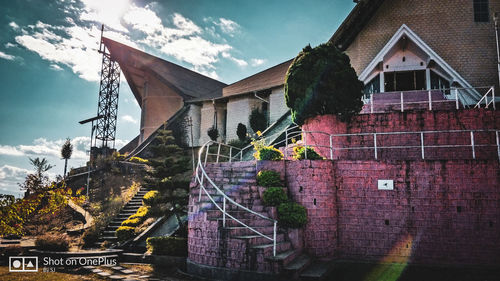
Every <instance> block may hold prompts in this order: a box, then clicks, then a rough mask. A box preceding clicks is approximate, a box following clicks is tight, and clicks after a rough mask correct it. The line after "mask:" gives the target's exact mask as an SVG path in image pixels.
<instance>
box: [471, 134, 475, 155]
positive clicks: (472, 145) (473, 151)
mask: <svg viewBox="0 0 500 281" xmlns="http://www.w3.org/2000/svg"><path fill="white" fill-rule="evenodd" d="M470 146H471V147H472V159H476V151H475V149H474V131H470Z"/></svg>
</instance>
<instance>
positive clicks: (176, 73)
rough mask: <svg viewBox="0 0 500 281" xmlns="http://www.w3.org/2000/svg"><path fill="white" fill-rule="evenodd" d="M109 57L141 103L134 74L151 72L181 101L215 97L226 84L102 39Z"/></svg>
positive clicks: (218, 95) (139, 85) (138, 82)
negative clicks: (115, 62)
mask: <svg viewBox="0 0 500 281" xmlns="http://www.w3.org/2000/svg"><path fill="white" fill-rule="evenodd" d="M102 41H103V43H104V45H105V46H106V47H107V48H108V50H109V52H110V54H111V57H112V58H113V59H114V60H116V61H117V62H118V64H119V65H120V68H121V69H122V71H123V74H124V75H125V78H126V79H127V82H128V84H129V85H130V88H131V89H132V92H133V93H134V95H135V98H136V99H137V102H138V103H139V105H141V102H142V98H141V93H140V90H139V89H141V88H142V87H143V85H141V84H140V79H134V77H140V76H144V75H146V74H150V75H152V76H153V77H155V78H157V79H158V80H160V81H161V82H163V83H164V84H166V85H168V86H169V87H170V88H172V89H173V90H174V91H175V92H177V93H178V94H179V95H180V96H182V98H183V99H184V101H189V100H191V99H199V98H206V99H210V98H215V97H220V96H221V95H222V88H223V87H224V86H226V85H227V84H225V83H222V82H220V81H217V80H215V79H212V78H210V77H207V76H205V75H202V74H200V73H197V72H194V71H191V70H189V69H187V68H184V67H182V66H179V65H177V64H174V63H171V62H169V61H166V60H163V59H161V58H158V57H155V56H152V55H150V54H147V53H145V52H142V51H140V50H137V49H134V48H132V47H129V46H127V45H124V44H121V43H118V42H116V41H113V40H111V39H108V38H105V37H103V38H102Z"/></svg>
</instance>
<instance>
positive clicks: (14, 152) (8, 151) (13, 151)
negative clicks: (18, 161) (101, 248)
mask: <svg viewBox="0 0 500 281" xmlns="http://www.w3.org/2000/svg"><path fill="white" fill-rule="evenodd" d="M0 155H9V156H23V155H24V153H23V152H22V151H20V150H19V149H17V148H16V147H14V146H10V145H0Z"/></svg>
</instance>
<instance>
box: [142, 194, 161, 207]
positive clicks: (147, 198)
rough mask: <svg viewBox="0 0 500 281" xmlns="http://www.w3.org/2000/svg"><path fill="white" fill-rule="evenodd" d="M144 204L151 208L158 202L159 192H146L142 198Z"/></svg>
mask: <svg viewBox="0 0 500 281" xmlns="http://www.w3.org/2000/svg"><path fill="white" fill-rule="evenodd" d="M142 201H143V202H144V204H146V205H149V206H152V205H154V204H155V203H157V202H159V201H160V192H158V190H151V191H148V192H147V193H146V194H145V195H144V197H143V198H142Z"/></svg>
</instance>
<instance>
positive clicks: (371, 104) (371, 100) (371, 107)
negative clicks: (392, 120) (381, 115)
mask: <svg viewBox="0 0 500 281" xmlns="http://www.w3.org/2000/svg"><path fill="white" fill-rule="evenodd" d="M370 113H373V93H372V94H371V95H370Z"/></svg>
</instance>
